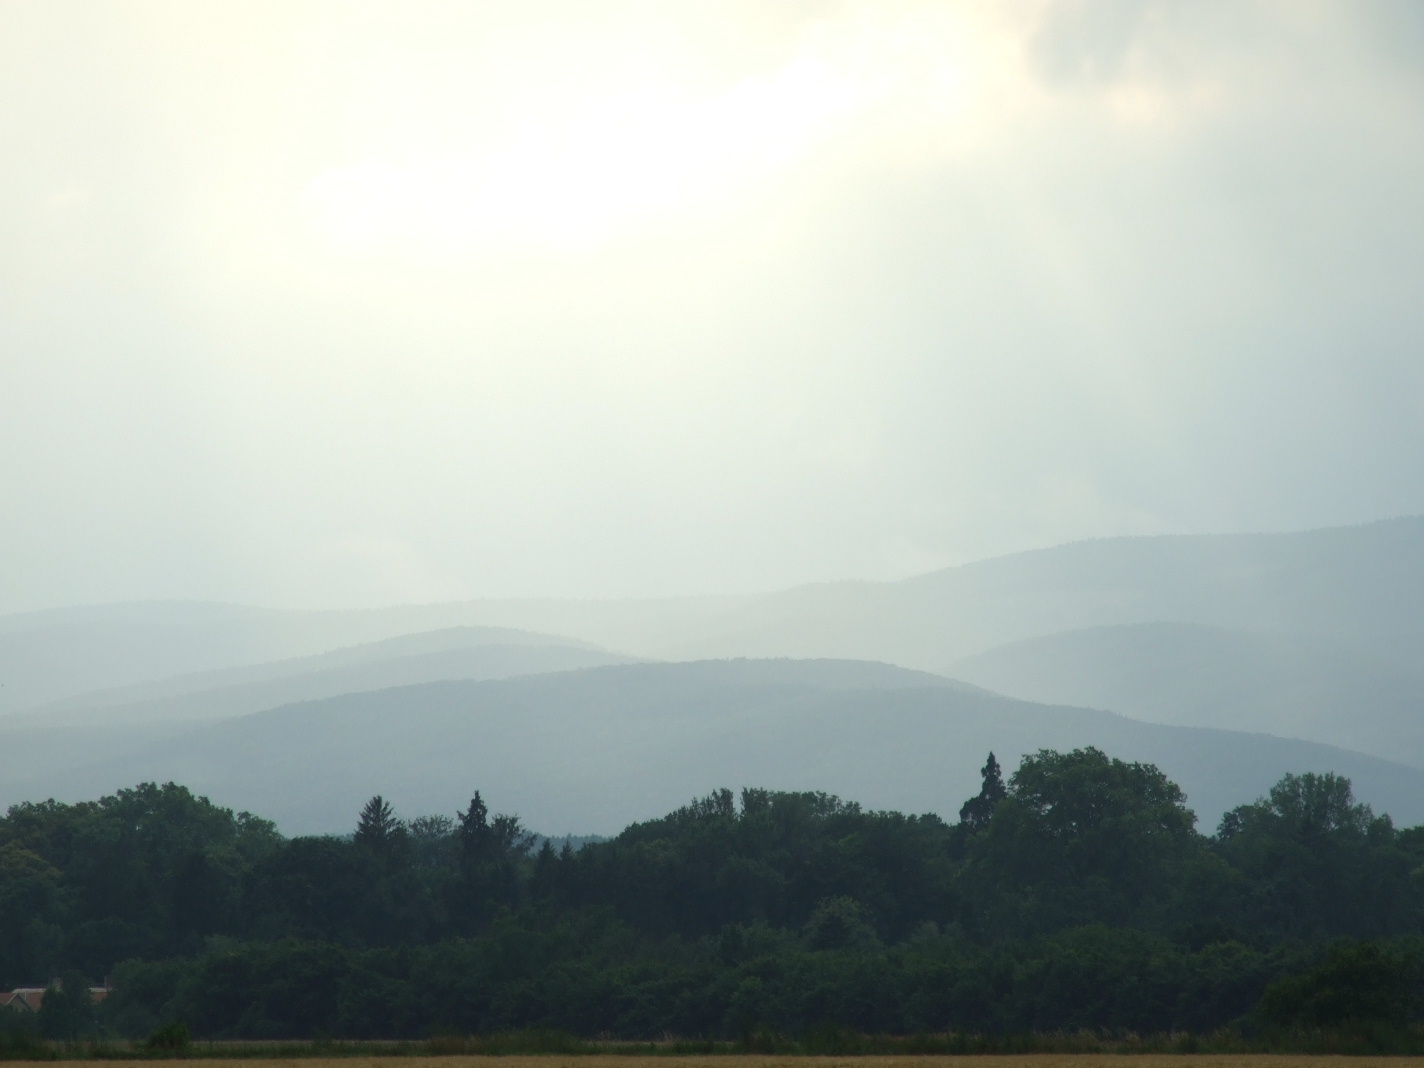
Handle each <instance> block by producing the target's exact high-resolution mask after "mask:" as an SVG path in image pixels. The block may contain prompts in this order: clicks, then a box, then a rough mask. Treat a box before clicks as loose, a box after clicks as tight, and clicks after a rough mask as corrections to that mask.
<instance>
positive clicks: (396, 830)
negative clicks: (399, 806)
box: [356, 794, 404, 852]
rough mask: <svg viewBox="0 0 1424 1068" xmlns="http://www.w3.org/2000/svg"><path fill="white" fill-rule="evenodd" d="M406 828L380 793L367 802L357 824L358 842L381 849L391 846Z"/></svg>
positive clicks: (371, 847)
mask: <svg viewBox="0 0 1424 1068" xmlns="http://www.w3.org/2000/svg"><path fill="white" fill-rule="evenodd" d="M403 830H404V828H403V827H402V826H401V821H400V820H399V819H397V818H396V812H395V809H393V808H391V806H390V802H388V801H386V800H385V798H383V797H382V796H381V795H380V794H377V795H376V796H375V797H373V798H371V800H369V801H367V802H366V805H365V807H364V808H362V809H361V818H360V820H359V821H358V822H357V824H356V844H357V845H363V846H366V847H368V848H370V849H374V850H377V851H378V852H379V851H382V850H384V849H385V848H386V847H387V846H389V845H390V844H391V842H392V840H393V839H395V838H397V837H398V836H399V835H400V834H401V832H402V831H403Z"/></svg>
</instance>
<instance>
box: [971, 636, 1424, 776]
mask: <svg viewBox="0 0 1424 1068" xmlns="http://www.w3.org/2000/svg"><path fill="white" fill-rule="evenodd" d="M953 670H954V673H955V674H956V675H957V676H958V677H961V678H964V679H967V680H968V681H970V682H974V683H977V684H979V685H981V686H985V687H988V688H989V689H992V690H996V691H998V692H1000V693H1003V694H1007V695H1009V696H1012V697H1019V698H1023V699H1025V700H1029V701H1046V702H1055V703H1063V704H1072V705H1087V706H1090V707H1093V708H1108V709H1112V710H1113V711H1115V712H1121V713H1123V714H1124V715H1128V716H1132V717H1134V718H1136V719H1143V720H1147V721H1149V722H1153V723H1172V724H1179V725H1189V726H1202V727H1221V728H1229V729H1236V730H1248V731H1261V732H1265V733H1267V734H1278V735H1289V736H1292V737H1297V738H1307V739H1310V740H1312V741H1318V742H1325V743H1327V744H1331V745H1337V746H1344V747H1346V748H1349V749H1358V750H1360V751H1361V752H1366V753H1371V754H1373V755H1375V756H1380V757H1384V758H1386V759H1390V760H1395V761H1398V762H1400V763H1404V764H1411V765H1413V766H1415V767H1424V677H1421V676H1420V675H1418V674H1415V673H1413V672H1410V671H1407V670H1404V669H1403V668H1401V667H1398V666H1395V665H1394V664H1391V663H1389V662H1382V661H1380V660H1377V659H1374V658H1371V657H1368V656H1365V655H1363V654H1361V653H1359V652H1357V651H1356V650H1355V649H1354V648H1353V647H1352V646H1351V645H1350V644H1349V643H1346V642H1341V641H1338V640H1332V639H1330V638H1325V637H1319V636H1315V635H1308V634H1307V635H1301V634H1286V633H1279V632H1266V633H1255V634H1253V633H1247V632H1244V631H1234V630H1226V629H1223V628H1219V627H1203V626H1197V625H1193V624H1183V623H1145V624H1136V625H1133V626H1125V627H1092V628H1086V629H1083V630H1076V631H1068V632H1066V633H1062V634H1050V635H1045V636H1043V637H1040V638H1029V639H1026V640H1024V641H1020V642H1012V643H1010V644H1008V645H1003V646H999V647H998V648H996V649H991V650H989V651H987V652H984V653H981V654H979V655H978V656H974V657H969V658H967V659H965V660H961V661H960V662H959V663H957V664H956V665H954V669H953Z"/></svg>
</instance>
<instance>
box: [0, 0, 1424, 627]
mask: <svg viewBox="0 0 1424 1068" xmlns="http://www.w3.org/2000/svg"><path fill="white" fill-rule="evenodd" d="M0 161H3V166H0V403H3V416H2V417H0V553H3V559H4V561H5V563H4V566H3V568H0V611H16V610H23V609H28V608H37V607H44V606H50V605H58V604H65V603H74V602H90V601H111V600H119V599H129V598H170V597H180V598H217V599H224V600H238V601H244V602H251V603H264V604H274V605H294V606H328V605H329V606H337V605H361V604H380V603H390V602H396V601H410V600H437V599H453V598H467V597H477V596H486V595H514V594H568V595H634V594H638V595H641V594H662V593H679V592H720V591H747V590H757V589H768V588H774V587H778V586H785V585H789V584H792V583H797V582H804V581H812V580H822V579H834V578H849V577H876V578H889V577H899V576H902V575H907V574H910V573H913V572H917V571H924V570H928V569H931V568H933V567H937V566H943V565H946V564H950V563H955V562H960V561H963V560H967V559H971V558H975V557H980V556H985V555H990V554H995V553H1000V552H1006V551H1011V550H1016V549H1022V548H1028V547H1032V546H1038V545H1044V544H1050V543H1054V542H1058V541H1063V540H1067V539H1073V538H1080V537H1085V536H1096V535H1105V534H1123V533H1157V532H1202V531H1217V530H1265V529H1291V528H1301V527H1309V526H1319V525H1326V524H1334V523H1348V522H1355V521H1363V520H1368V519H1373V518H1378V517H1383V516H1390V515H1398V514H1404V513H1416V512H1420V511H1424V436H1422V435H1421V428H1424V359H1421V341H1424V194H1422V193H1421V191H1424V5H1420V4H1419V3H1418V2H1417V0H1376V2H1354V0H1351V2H1341V3H1314V2H1310V0H1281V2H1278V3H1267V2H1261V3H1254V4H1252V3H1242V2H1239V0H1221V2H1202V3H1192V4H1182V3H1176V2H1167V3H1148V2H1126V0H1102V2H1097V3H1079V2H1072V0H1064V2H1060V3H1053V4H1041V3H1029V2H1023V3H1013V4H1001V3H959V4H956V3H910V2H905V3H896V2H876V3H865V4H854V3H846V4H837V3H810V2H801V3H794V2H773V0H767V2H765V3H728V2H724V0H719V2H715V3H700V4H699V3H692V2H679V3H676V4H668V3H651V2H650V3H621V4H620V3H607V4H591V3H587V2H582V0H580V2H578V3H568V4H557V3H518V4H489V5H477V4H470V3H467V2H463V0H462V2H454V3H449V4H440V3H425V4H422V3H411V4H400V5H391V4H384V3H383V4H357V3H292V2H287V0H283V2H281V3H271V4H260V3H254V2H252V0H244V2H242V3H231V4H202V5H194V4H189V3H172V4H154V3H123V4H104V5H98V4H91V3H87V2H86V3H65V2H56V0H42V2H41V0H35V2H11V3H7V4H5V5H3V6H0Z"/></svg>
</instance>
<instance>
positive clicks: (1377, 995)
mask: <svg viewBox="0 0 1424 1068" xmlns="http://www.w3.org/2000/svg"><path fill="white" fill-rule="evenodd" d="M1419 971H1420V969H1419V961H1418V959H1417V958H1415V957H1413V956H1412V955H1410V954H1406V953H1404V952H1402V951H1400V950H1399V949H1398V948H1394V947H1385V946H1380V945H1378V944H1376V943H1374V942H1342V943H1337V944H1335V945H1332V946H1330V947H1329V949H1328V950H1327V952H1326V954H1325V958H1324V959H1323V960H1322V961H1320V963H1318V964H1316V965H1315V966H1314V967H1313V968H1311V969H1310V970H1309V971H1307V972H1305V973H1304V974H1303V975H1296V976H1289V977H1287V978H1284V979H1279V980H1277V981H1276V982H1274V983H1272V984H1271V985H1270V986H1269V987H1267V988H1266V991H1265V993H1264V995H1263V996H1262V998H1261V1003H1260V1006H1259V1009H1258V1012H1259V1014H1260V1016H1261V1018H1262V1020H1263V1021H1265V1022H1266V1023H1269V1024H1272V1025H1274V1026H1277V1027H1286V1028H1307V1029H1313V1030H1324V1031H1350V1030H1359V1029H1361V1028H1370V1027H1374V1026H1378V1025H1385V1026H1388V1027H1395V1028H1399V1027H1403V1026H1404V1025H1405V1024H1406V1023H1407V1022H1408V1021H1409V1020H1410V1019H1411V1018H1412V1017H1413V1016H1415V1015H1416V1014H1417V1012H1418V1009H1419V1005H1420V991H1419V978H1420V975H1419Z"/></svg>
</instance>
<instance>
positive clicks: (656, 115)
mask: <svg viewBox="0 0 1424 1068" xmlns="http://www.w3.org/2000/svg"><path fill="white" fill-rule="evenodd" d="M863 97H864V91H863V89H862V87H861V86H859V85H858V84H857V83H856V82H855V81H854V80H853V79H851V78H848V77H846V76H844V75H841V74H838V73H837V72H836V71H834V70H832V69H831V68H829V67H828V66H827V65H825V64H824V63H821V62H818V61H815V60H810V59H804V60H799V61H797V62H795V63H793V64H791V65H789V66H787V67H786V68H785V69H783V70H781V71H780V72H779V73H778V74H777V75H776V76H775V77H773V78H769V79H760V78H758V79H748V80H745V81H742V82H740V83H739V84H736V85H734V86H733V87H732V88H730V89H729V90H727V91H725V92H723V93H721V94H719V95H715V96H711V97H709V98H705V99H688V98H687V97H686V96H682V95H678V94H675V93H673V92H671V91H667V90H659V89H658V88H653V87H648V88H644V89H641V90H638V91H624V92H621V93H618V94H615V95H609V96H606V97H604V98H602V99H595V100H592V101H588V102H584V103H582V104H579V105H577V106H573V107H570V108H569V109H568V113H567V117H566V118H565V119H564V121H562V122H526V123H523V124H521V125H520V126H519V127H518V128H517V130H516V131H515V132H514V133H513V135H512V136H509V137H506V138H505V139H504V140H503V143H494V144H489V145H484V146H479V147H478V148H475V149H473V150H470V151H466V152H463V153H460V154H448V153H447V154H440V155H427V156H415V157H414V158H410V157H408V158H404V159H390V158H381V157H379V156H377V157H371V158H366V159H362V160H360V161H359V162H356V163H353V164H351V165H348V166H342V167H337V168H334V169H331V170H328V171H326V172H324V173H323V174H321V175H319V176H318V177H317V178H316V179H314V180H313V181H312V183H311V185H310V187H309V189H308V193H307V198H308V207H309V210H310V211H311V213H312V215H313V217H314V221H315V222H316V223H317V225H318V226H319V228H320V229H321V230H322V231H323V232H324V233H325V234H326V235H327V236H328V238H330V239H334V240H336V241H337V242H340V243H343V244H357V245H369V244H377V245H390V244H395V245H407V244H408V245H415V246H421V247H426V248H435V249H445V250H451V251H455V250H467V249H470V248H472V247H478V246H479V245H482V244H499V243H504V242H508V241H523V242H537V243H541V244H547V245H551V246H554V247H559V248H564V247H581V246H585V245H587V244H591V243H595V242H597V241H599V240H601V239H603V238H604V237H606V236H608V235H609V234H611V233H613V232H615V231H618V230H621V229H625V228H627V227H629V226H631V225H637V224H639V223H640V222H643V221H645V220H650V219H655V218H658V217H664V216H666V215H668V214H671V213H677V212H683V211H687V210H690V209H696V208H698V207H701V206H705V205H709V204H715V203H717V202H719V201H722V200H724V199H725V198H728V197H733V196H735V195H737V193H738V192H740V191H742V190H745V189H746V188H748V187H749V186H752V185H754V184H755V183H756V182H758V181H759V180H762V179H764V178H766V177H767V176H769V175H771V174H773V173H775V172H776V171H778V170H779V169H781V168H783V167H785V166H787V165H788V164H789V163H791V162H793V161H794V160H796V159H797V158H798V157H800V156H802V155H803V154H804V153H805V152H806V151H807V150H808V149H809V148H810V147H811V146H812V145H814V144H815V143H816V141H817V140H818V139H819V138H822V137H823V136H825V135H826V134H827V132H828V131H829V130H830V129H832V128H833V126H834V124H835V123H836V121H837V120H838V119H840V118H841V117H843V116H845V115H846V114H847V113H849V112H851V111H853V110H854V109H855V108H856V107H857V106H858V105H859V104H860V103H861V102H862V100H863Z"/></svg>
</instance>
